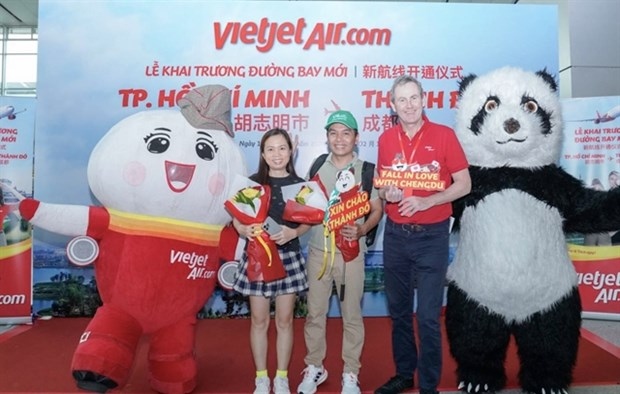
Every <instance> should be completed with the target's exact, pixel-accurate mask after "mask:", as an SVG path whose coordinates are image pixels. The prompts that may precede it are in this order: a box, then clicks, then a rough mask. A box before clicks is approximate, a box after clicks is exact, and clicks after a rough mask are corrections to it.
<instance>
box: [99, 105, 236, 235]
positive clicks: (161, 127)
mask: <svg viewBox="0 0 620 394" xmlns="http://www.w3.org/2000/svg"><path fill="white" fill-rule="evenodd" d="M244 173H245V162H244V158H243V156H242V154H241V151H240V150H239V148H238V147H237V145H236V144H235V142H234V140H233V139H232V138H231V137H230V136H229V135H228V134H226V133H225V132H224V131H221V130H208V129H199V128H195V127H193V126H192V125H191V124H189V123H188V122H187V120H186V119H185V117H184V116H183V115H182V114H181V113H180V112H179V111H175V110H153V111H143V112H139V113H136V114H134V115H131V116H129V117H127V118H125V119H123V120H121V121H120V122H119V123H117V124H116V125H114V126H113V127H112V128H111V129H110V130H109V131H108V133H107V134H106V135H105V136H104V137H103V138H102V139H101V140H100V141H99V142H98V144H97V145H96V146H95V148H94V150H93V152H92V154H91V156H90V160H89V163H88V182H89V186H90V188H91V191H92V193H93V194H94V196H95V197H96V198H97V199H98V200H99V201H100V202H101V203H102V204H103V205H104V206H105V207H108V208H112V209H116V210H120V211H123V212H131V213H138V214H143V215H150V216H165V217H172V218H174V219H180V220H187V221H193V222H200V223H209V224H219V225H222V224H225V223H227V222H228V221H230V216H229V215H228V213H227V212H226V210H224V209H222V207H223V206H224V201H225V200H226V198H227V197H228V195H229V194H230V190H228V188H229V187H230V182H231V180H232V179H233V177H234V174H244Z"/></svg>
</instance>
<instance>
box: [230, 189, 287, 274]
mask: <svg viewBox="0 0 620 394" xmlns="http://www.w3.org/2000/svg"><path fill="white" fill-rule="evenodd" d="M252 184H253V185H252ZM270 200H271V188H270V187H269V186H267V185H259V184H257V183H255V182H252V181H251V180H250V179H247V186H245V187H243V188H241V189H239V191H238V192H236V193H235V194H234V195H233V196H232V197H230V198H229V199H228V200H226V201H225V202H224V206H225V207H226V209H227V210H228V212H229V213H230V214H231V215H232V216H233V217H234V218H235V219H237V220H238V221H239V222H241V223H242V224H244V225H252V224H259V225H262V224H263V223H264V222H265V219H266V218H267V215H268V213H269V201H270ZM245 253H246V255H247V258H248V272H247V276H248V279H249V280H250V281H252V282H258V281H264V282H270V281H273V280H277V279H282V278H284V277H285V276H286V271H285V269H284V266H283V264H282V260H281V259H280V255H279V254H278V248H277V245H276V244H275V242H273V241H272V240H271V239H270V238H269V234H267V233H266V232H265V231H261V232H260V234H258V235H256V236H255V237H252V238H250V239H248V244H247V246H246V250H245Z"/></svg>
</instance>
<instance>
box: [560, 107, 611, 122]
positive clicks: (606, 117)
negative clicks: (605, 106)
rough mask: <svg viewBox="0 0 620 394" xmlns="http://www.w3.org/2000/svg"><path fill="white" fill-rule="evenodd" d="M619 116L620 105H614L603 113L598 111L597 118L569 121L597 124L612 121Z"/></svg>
mask: <svg viewBox="0 0 620 394" xmlns="http://www.w3.org/2000/svg"><path fill="white" fill-rule="evenodd" d="M618 116H620V105H617V106H615V107H613V108H612V109H610V110H609V111H607V112H606V113H604V114H603V115H601V114H600V113H599V112H598V111H596V118H591V119H579V120H568V121H567V122H594V123H595V124H599V123H604V122H611V121H612V120H615V119H616V118H617V117H618Z"/></svg>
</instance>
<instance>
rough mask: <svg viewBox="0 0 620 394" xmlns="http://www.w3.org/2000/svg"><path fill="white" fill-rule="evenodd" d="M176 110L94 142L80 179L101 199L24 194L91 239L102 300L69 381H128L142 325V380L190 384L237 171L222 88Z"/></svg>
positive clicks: (52, 218) (94, 387) (38, 217)
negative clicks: (61, 200) (81, 201)
mask: <svg viewBox="0 0 620 394" xmlns="http://www.w3.org/2000/svg"><path fill="white" fill-rule="evenodd" d="M179 105H180V107H181V112H179V111H177V110H153V111H143V112H139V113H136V114H134V115H131V116H129V117H127V118H125V119H123V120H121V121H120V122H119V123H117V124H116V125H114V126H113V127H112V128H111V129H110V130H109V131H108V133H107V134H106V135H105V136H104V137H103V138H102V139H101V140H100V141H99V142H98V144H97V146H95V148H94V150H93V152H92V154H91V156H90V160H89V163H88V183H89V186H90V189H91V191H92V193H93V195H94V196H95V197H96V198H97V199H98V200H99V202H100V203H101V205H102V206H75V205H57V204H48V203H44V202H39V201H37V200H32V199H26V200H24V201H23V202H22V203H21V205H20V212H21V214H22V215H23V217H24V218H26V219H28V220H30V222H31V223H32V224H33V225H34V226H35V227H40V228H44V229H46V230H48V231H52V232H56V233H59V234H64V235H69V236H78V235H88V236H90V237H92V238H94V239H95V240H97V242H98V244H99V251H100V252H99V256H98V258H97V260H96V261H95V277H96V279H97V286H98V289H99V292H100V296H101V299H102V300H103V305H102V306H101V307H99V308H98V310H97V312H96V314H95V316H94V317H93V319H92V321H91V322H90V324H89V325H88V327H87V328H86V330H85V331H84V333H83V334H82V336H81V338H80V340H79V344H78V346H77V349H76V351H75V353H74V356H73V362H72V365H71V370H72V373H73V376H74V378H75V379H76V381H77V385H78V387H80V388H82V389H85V390H90V391H96V392H105V391H106V390H108V389H112V388H120V387H122V386H123V385H125V383H126V382H127V380H128V378H129V374H130V371H131V368H132V365H133V361H134V356H135V352H136V348H137V345H138V341H139V340H140V338H141V336H142V335H143V334H149V335H150V342H149V351H148V369H149V379H150V384H151V386H152V388H153V389H154V390H156V391H158V392H164V393H186V392H190V391H192V390H193V389H194V388H195V386H196V375H197V370H196V360H195V356H194V338H195V324H196V313H197V312H198V311H199V310H200V309H201V308H202V307H203V305H204V304H205V302H206V301H207V300H208V298H209V297H210V296H211V294H212V292H213V289H214V286H215V284H216V281H217V270H218V268H219V262H220V261H219V259H220V256H219V251H218V245H219V241H220V234H221V232H222V229H223V228H224V226H225V225H226V224H227V223H228V222H230V220H231V218H230V216H229V215H228V213H227V212H226V210H225V209H224V201H225V200H226V198H227V196H229V195H230V194H231V193H232V192H233V191H232V190H229V187H230V184H229V182H230V180H232V179H233V178H234V176H235V175H236V174H239V175H245V161H244V158H243V156H242V154H241V151H240V150H239V148H238V147H237V145H236V143H235V142H234V140H233V138H231V137H232V125H231V122H230V107H231V105H230V91H229V90H228V89H227V88H225V87H223V86H219V85H208V86H203V87H200V88H197V89H195V90H192V91H190V92H189V93H188V94H187V95H186V96H185V97H184V98H183V99H181V100H180V101H179Z"/></svg>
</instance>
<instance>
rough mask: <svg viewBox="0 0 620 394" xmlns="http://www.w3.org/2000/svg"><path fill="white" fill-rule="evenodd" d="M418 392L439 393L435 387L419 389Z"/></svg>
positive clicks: (425, 393)
mask: <svg viewBox="0 0 620 394" xmlns="http://www.w3.org/2000/svg"><path fill="white" fill-rule="evenodd" d="M420 394H439V391H437V390H435V389H420Z"/></svg>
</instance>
